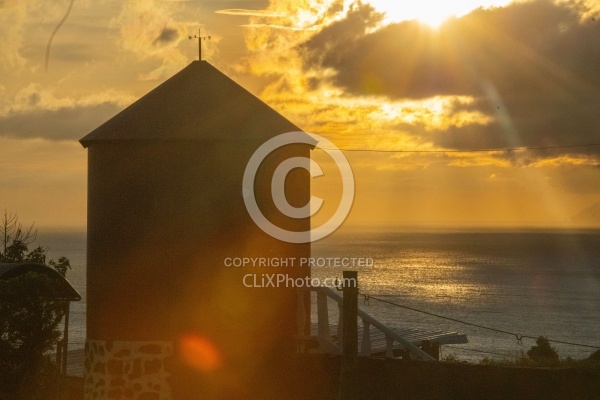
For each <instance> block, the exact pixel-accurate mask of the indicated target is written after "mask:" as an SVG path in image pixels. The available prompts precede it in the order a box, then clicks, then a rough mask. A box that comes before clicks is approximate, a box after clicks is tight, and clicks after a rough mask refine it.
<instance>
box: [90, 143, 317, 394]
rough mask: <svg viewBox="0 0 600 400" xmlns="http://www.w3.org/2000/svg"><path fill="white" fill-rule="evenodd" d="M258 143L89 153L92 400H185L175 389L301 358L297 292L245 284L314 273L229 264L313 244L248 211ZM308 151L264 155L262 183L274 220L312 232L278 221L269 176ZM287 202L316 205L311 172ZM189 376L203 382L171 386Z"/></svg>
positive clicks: (302, 226)
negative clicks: (269, 229)
mask: <svg viewBox="0 0 600 400" xmlns="http://www.w3.org/2000/svg"><path fill="white" fill-rule="evenodd" d="M261 144H262V142H258V141H243V140H241V141H239V142H232V141H216V140H213V141H208V140H207V141H201V140H198V141H194V140H180V141H176V140H173V141H161V140H157V141H144V142H142V141H135V140H131V141H115V142H96V143H93V144H91V145H90V146H89V181H88V261H87V274H88V275H87V307H88V308H87V329H88V334H87V343H86V355H87V359H86V378H85V379H86V383H85V384H86V386H85V387H86V399H88V400H90V399H105V398H106V399H108V398H121V397H119V396H123V397H125V398H127V397H130V396H131V398H144V396H147V398H155V399H170V398H184V395H180V394H178V393H190V391H193V390H203V387H202V385H204V386H210V385H216V386H218V385H224V383H223V380H222V379H220V378H219V379H216V378H215V380H212V378H207V376H208V377H210V376H212V377H214V376H216V375H215V374H217V375H219V376H222V375H223V374H224V375H227V376H230V377H234V376H241V375H244V374H246V375H248V374H249V375H251V371H250V369H251V368H252V365H257V366H258V365H260V364H261V362H270V360H273V359H276V358H277V357H280V356H281V355H282V354H289V353H291V352H293V351H294V340H293V338H294V335H295V334H296V333H297V332H296V320H297V319H296V318H297V315H296V312H297V292H296V290H295V289H294V288H289V287H288V288H286V287H279V288H248V287H245V286H244V276H245V275H246V274H258V275H259V276H260V275H261V274H266V273H268V274H271V273H283V274H286V275H288V276H290V277H307V276H310V269H309V268H307V267H302V268H300V267H293V268H286V269H285V270H282V269H277V270H274V269H264V268H263V269H256V268H255V269H251V268H248V267H247V268H235V267H227V266H225V260H226V259H228V258H244V257H254V258H257V257H262V258H269V259H273V258H296V259H300V258H306V257H309V256H310V245H309V244H301V245H297V244H296V245H294V244H289V243H284V242H281V241H279V240H277V239H274V238H272V237H270V236H268V235H267V234H265V233H264V232H263V231H261V230H260V229H259V228H258V227H257V226H256V225H255V224H254V222H253V221H252V220H251V218H250V216H249V215H248V212H247V211H246V208H245V206H244V203H243V199H242V196H241V190H242V177H243V173H244V169H245V167H246V164H247V162H248V160H249V158H250V156H251V155H252V154H253V152H254V151H255V150H256V148H258V147H259V146H260V145H261ZM309 153H310V149H309V148H308V146H304V145H292V146H286V147H285V148H284V149H283V150H282V151H280V152H278V153H277V155H273V156H271V157H269V158H267V160H266V162H265V163H264V165H263V166H261V173H259V178H258V179H257V183H256V188H255V190H256V192H257V198H258V199H259V205H260V206H261V209H262V210H263V211H264V213H265V215H267V216H270V217H272V218H274V219H275V220H277V221H278V224H280V225H282V227H285V228H288V229H290V230H297V231H306V230H309V229H310V220H309V219H303V220H292V219H289V218H282V217H281V215H280V213H279V212H278V211H277V210H276V208H275V206H274V204H273V202H272V199H271V195H270V183H271V182H270V177H271V176H272V173H270V171H273V170H274V168H275V167H276V166H277V165H278V164H279V162H280V161H281V160H282V159H283V158H288V157H290V156H300V157H309V156H310V154H309ZM286 195H287V198H288V201H289V202H290V203H291V204H292V205H295V206H302V205H304V204H306V203H307V202H308V200H309V198H310V177H309V176H308V173H306V171H303V170H293V171H292V172H291V173H290V176H289V177H288V179H287V180H286ZM186 338H188V339H189V338H196V339H197V340H199V341H200V342H198V343H204V344H206V345H207V346H209V347H210V349H209V350H211V349H212V350H211V351H214V352H216V353H215V354H216V357H217V358H218V360H217V361H218V365H216V364H215V365H213V367H214V368H212V367H211V366H210V365H209V366H208V367H206V366H204V367H206V368H204V367H203V366H202V365H200V366H198V365H195V364H194V361H193V360H191V361H190V359H189V357H187V356H189V354H187V355H186V354H185V351H188V350H189V349H188V350H186V348H185V347H186V345H185V340H187V339H186ZM200 350H202V349H200ZM205 350H206V349H205ZM197 356H198V355H197ZM198 357H200V358H202V357H204V358H207V357H209V355H206V354H204V355H202V354H200V355H199V356H198ZM209 358H210V357H209ZM205 361H206V360H205ZM211 368H212V369H211ZM188 370H189V371H188ZM175 371H177V372H175ZM186 371H187V372H186ZM188 372H189V373H190V374H192V375H190V376H195V375H194V374H197V376H196V378H197V379H196V381H197V382H196V383H195V384H193V385H191V386H190V388H186V387H184V386H185V385H187V384H188V383H189V382H184V381H183V380H181V379H177V377H175V378H174V374H176V375H178V376H182V375H185V374H186V373H188ZM232 379H233V378H232ZM215 382H216V383H215ZM205 389H207V390H208V387H206V388H205Z"/></svg>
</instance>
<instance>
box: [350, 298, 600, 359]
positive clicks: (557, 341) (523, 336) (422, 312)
mask: <svg viewBox="0 0 600 400" xmlns="http://www.w3.org/2000/svg"><path fill="white" fill-rule="evenodd" d="M360 295H361V296H363V297H364V299H365V302H368V301H369V300H371V299H373V300H377V301H379V302H381V303H385V304H389V305H392V306H396V307H400V308H404V309H406V310H410V311H415V312H418V313H421V314H425V315H429V316H432V317H436V318H441V319H445V320H448V321H453V322H458V323H459V324H463V325H469V326H474V327H476V328H480V329H487V330H489V331H492V332H497V333H504V334H506V335H511V336H514V337H515V338H516V339H517V341H518V342H519V343H521V341H522V340H523V339H534V340H535V339H537V337H536V336H530V335H521V334H520V333H515V332H509V331H505V330H502V329H496V328H490V327H489V326H484V325H479V324H474V323H471V322H466V321H462V320H460V319H456V318H451V317H446V316H444V315H440V314H435V313H431V312H428V311H423V310H419V309H416V308H413V307H408V306H405V305H402V304H398V303H394V302H392V301H388V300H384V299H380V298H378V297H373V296H370V295H368V294H363V293H360ZM548 341H549V342H552V343H560V344H567V345H570V346H579V347H589V348H592V349H600V346H592V345H589V344H581V343H573V342H565V341H562V340H550V339H548Z"/></svg>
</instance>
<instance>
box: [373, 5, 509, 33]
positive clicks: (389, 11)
mask: <svg viewBox="0 0 600 400" xmlns="http://www.w3.org/2000/svg"><path fill="white" fill-rule="evenodd" d="M368 2H369V3H370V4H371V5H372V6H373V7H375V9H377V10H378V11H381V12H384V13H385V14H386V20H387V22H399V21H406V20H413V19H416V20H418V21H420V22H422V23H424V24H426V25H429V26H430V27H432V28H438V27H439V26H440V25H441V24H442V23H443V22H444V21H445V20H447V19H448V18H451V17H460V16H463V15H465V14H468V13H469V12H470V11H472V10H475V9H476V8H479V7H491V6H504V5H507V4H509V3H511V2H512V1H511V0H418V1H404V0H402V1H393V0H368Z"/></svg>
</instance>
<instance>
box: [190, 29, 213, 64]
mask: <svg viewBox="0 0 600 400" xmlns="http://www.w3.org/2000/svg"><path fill="white" fill-rule="evenodd" d="M188 37H189V38H190V39H198V61H202V41H203V40H210V36H202V34H201V32H200V29H198V34H197V35H194V36H188Z"/></svg>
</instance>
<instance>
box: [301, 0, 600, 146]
mask: <svg viewBox="0 0 600 400" xmlns="http://www.w3.org/2000/svg"><path fill="white" fill-rule="evenodd" d="M579 11H580V10H577V9H576V8H574V7H573V6H572V5H570V4H567V3H561V4H553V3H552V2H550V1H546V0H537V1H532V2H526V3H516V4H512V5H510V6H507V7H504V8H493V9H488V10H485V9H479V10H475V11H473V12H472V13H470V14H468V15H466V16H464V17H462V18H459V19H454V20H452V21H449V22H448V23H446V24H445V25H443V26H442V27H441V28H440V29H439V30H437V31H436V30H432V29H430V28H428V27H426V26H423V25H420V24H419V23H417V22H415V21H406V22H402V23H397V24H392V25H388V26H385V27H383V28H381V29H379V30H377V31H375V32H372V33H370V34H363V33H364V32H365V29H366V28H368V27H369V26H372V24H373V23H374V22H375V21H377V19H376V18H375V17H374V15H376V13H374V11H373V10H372V9H371V7H370V6H368V5H363V4H360V3H357V4H356V5H355V8H354V10H353V12H352V13H350V14H349V15H348V18H346V19H344V20H341V21H338V22H336V23H335V24H333V25H331V26H329V27H328V28H326V29H324V30H323V31H322V32H320V33H319V34H317V35H316V36H315V37H313V38H311V39H310V40H309V41H308V42H306V43H305V44H304V45H303V46H302V49H301V50H302V51H303V54H304V56H305V60H306V64H305V65H306V68H307V69H312V68H331V69H333V70H335V71H336V72H337V74H336V75H335V77H334V78H333V83H335V84H336V85H338V86H340V87H342V88H344V89H345V90H347V91H348V92H350V93H354V94H375V95H383V96H388V97H390V98H398V99H399V98H412V99H420V98H427V97H431V96H436V95H467V96H473V97H474V98H475V99H476V101H475V103H473V104H471V105H470V106H468V107H469V108H470V109H472V110H478V111H481V112H483V113H485V114H487V115H489V116H492V117H493V118H494V121H495V122H494V123H492V124H491V125H487V126H480V125H470V126H466V127H462V128H458V127H457V128H453V129H450V130H448V131H444V132H434V133H433V135H432V136H431V137H432V138H433V140H434V141H435V142H436V144H438V145H440V146H444V147H447V148H456V149H468V148H490V147H493V148H500V147H514V146H567V145H574V144H582V143H591V142H595V143H600V73H598V71H599V69H598V68H599V67H600V24H598V23H596V22H594V21H592V20H588V21H585V22H581V17H580V13H579ZM359 16H360V18H363V19H364V21H363V22H362V25H361V21H359V19H360V18H359ZM464 108H465V106H464V105H460V106H457V111H459V110H461V109H464ZM430 134H431V133H429V135H430ZM563 152H569V153H590V152H594V153H595V154H598V153H600V147H589V148H571V149H565V150H563Z"/></svg>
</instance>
